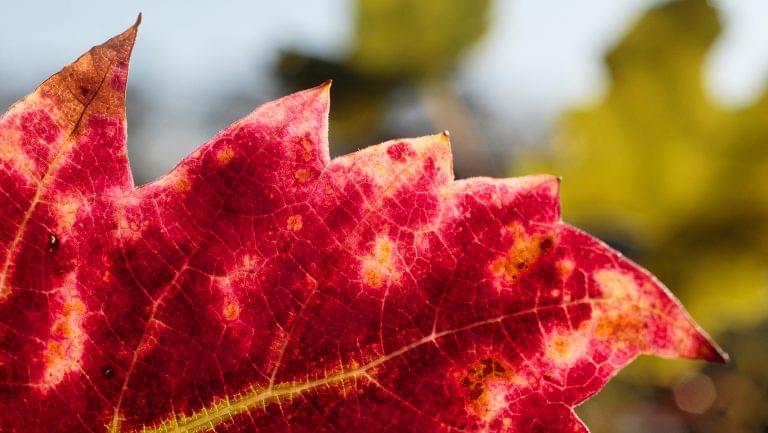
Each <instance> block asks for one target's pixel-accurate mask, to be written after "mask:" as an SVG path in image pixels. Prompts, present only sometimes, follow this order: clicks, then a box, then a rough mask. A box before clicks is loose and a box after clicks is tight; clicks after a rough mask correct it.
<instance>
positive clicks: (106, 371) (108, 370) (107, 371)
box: [101, 365, 115, 379]
mask: <svg viewBox="0 0 768 433" xmlns="http://www.w3.org/2000/svg"><path fill="white" fill-rule="evenodd" d="M101 375H102V376H104V377H105V378H107V379H111V378H113V377H115V370H114V369H113V368H112V367H110V366H108V365H106V366H104V367H102V368H101Z"/></svg>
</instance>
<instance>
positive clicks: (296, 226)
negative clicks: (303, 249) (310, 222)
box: [286, 214, 304, 232]
mask: <svg viewBox="0 0 768 433" xmlns="http://www.w3.org/2000/svg"><path fill="white" fill-rule="evenodd" d="M303 226H304V222H303V220H302V218H301V215H298V214H297V215H291V216H289V217H288V221H287V223H286V228H288V230H291V231H294V232H297V231H299V230H301V228H302V227H303Z"/></svg>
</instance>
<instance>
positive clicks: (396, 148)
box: [387, 141, 416, 162]
mask: <svg viewBox="0 0 768 433" xmlns="http://www.w3.org/2000/svg"><path fill="white" fill-rule="evenodd" d="M387 155H389V157H390V158H392V160H393V161H397V162H404V161H405V160H406V159H407V158H412V157H414V156H416V152H415V151H414V150H413V146H411V144H410V143H408V142H405V141H398V142H397V143H395V144H391V145H389V147H387Z"/></svg>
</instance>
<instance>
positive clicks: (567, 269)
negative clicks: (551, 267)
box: [555, 259, 576, 281]
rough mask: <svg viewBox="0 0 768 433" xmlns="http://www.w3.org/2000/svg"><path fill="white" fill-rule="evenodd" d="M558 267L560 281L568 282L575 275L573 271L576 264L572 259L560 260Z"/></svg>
mask: <svg viewBox="0 0 768 433" xmlns="http://www.w3.org/2000/svg"><path fill="white" fill-rule="evenodd" d="M555 266H556V267H557V274H558V276H559V277H560V281H567V280H568V278H570V277H571V274H573V270H574V269H576V263H574V262H573V260H571V259H562V260H558V261H557V263H556V264H555Z"/></svg>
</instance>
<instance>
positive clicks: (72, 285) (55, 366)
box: [40, 272, 85, 391]
mask: <svg viewBox="0 0 768 433" xmlns="http://www.w3.org/2000/svg"><path fill="white" fill-rule="evenodd" d="M57 297H58V298H59V301H60V302H61V306H60V309H59V311H58V313H57V315H56V317H55V320H54V322H53V326H52V327H51V334H50V337H49V339H48V341H47V342H46V348H45V351H44V353H43V358H44V361H45V368H44V372H43V376H42V381H41V383H40V385H41V387H42V389H43V391H47V390H49V389H50V388H51V387H53V386H55V385H57V384H59V383H61V381H62V380H63V379H64V376H65V375H67V374H68V373H70V372H73V371H76V370H78V369H79V368H80V361H81V359H82V355H83V345H84V343H85V332H84V330H83V317H84V315H85V304H84V303H83V301H82V300H81V299H80V297H79V294H78V292H77V287H76V279H75V274H74V272H72V273H70V274H69V275H68V276H67V278H66V279H65V281H64V284H63V285H62V287H61V288H59V290H58V294H57Z"/></svg>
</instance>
